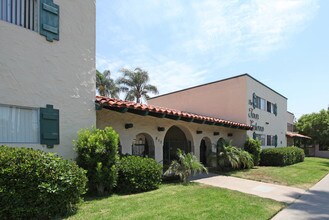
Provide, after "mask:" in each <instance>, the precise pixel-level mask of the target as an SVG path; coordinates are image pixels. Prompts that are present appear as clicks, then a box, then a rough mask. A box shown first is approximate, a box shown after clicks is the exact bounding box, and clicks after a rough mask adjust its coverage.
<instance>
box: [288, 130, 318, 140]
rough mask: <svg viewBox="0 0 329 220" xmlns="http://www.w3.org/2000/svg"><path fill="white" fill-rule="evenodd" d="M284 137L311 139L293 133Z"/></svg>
mask: <svg viewBox="0 0 329 220" xmlns="http://www.w3.org/2000/svg"><path fill="white" fill-rule="evenodd" d="M286 135H287V136H288V137H291V138H294V137H296V138H305V139H312V138H311V137H309V136H305V135H302V134H298V133H295V132H287V133H286Z"/></svg>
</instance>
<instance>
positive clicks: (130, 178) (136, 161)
mask: <svg viewBox="0 0 329 220" xmlns="http://www.w3.org/2000/svg"><path fill="white" fill-rule="evenodd" d="M118 170H119V172H118V175H119V177H118V186H117V191H118V192H119V193H139V192H145V191H149V190H153V189H157V188H158V187H159V185H160V184H161V180H162V166H161V165H160V164H158V163H157V162H156V161H155V160H154V159H152V158H146V157H139V156H123V157H122V158H121V159H120V161H119V163H118Z"/></svg>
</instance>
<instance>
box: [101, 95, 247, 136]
mask: <svg viewBox="0 0 329 220" xmlns="http://www.w3.org/2000/svg"><path fill="white" fill-rule="evenodd" d="M95 103H96V105H99V106H100V107H104V108H107V109H110V110H115V109H126V111H128V112H131V113H136V112H134V110H137V111H138V112H139V113H140V112H143V113H145V115H146V114H149V115H152V113H156V114H158V115H164V116H165V117H166V118H172V116H174V117H176V118H175V119H176V120H178V119H180V120H184V119H185V120H189V121H192V120H193V121H194V122H205V124H210V125H218V126H224V127H231V128H237V129H243V130H252V127H251V126H249V125H246V124H241V123H237V122H233V121H228V120H223V119H219V118H213V117H208V116H202V115H198V114H193V113H188V112H183V111H180V110H175V109H169V108H165V107H158V106H153V105H146V104H140V103H136V102H131V101H123V100H119V99H114V98H107V97H102V96H96V101H95ZM152 116H154V115H152Z"/></svg>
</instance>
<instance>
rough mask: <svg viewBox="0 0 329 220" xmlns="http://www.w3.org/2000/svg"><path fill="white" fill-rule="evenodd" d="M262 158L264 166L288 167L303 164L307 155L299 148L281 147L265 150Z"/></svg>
mask: <svg viewBox="0 0 329 220" xmlns="http://www.w3.org/2000/svg"><path fill="white" fill-rule="evenodd" d="M260 157H261V161H260V165H262V166H287V165H291V164H295V163H299V162H303V161H304V158H305V154H304V150H303V149H300V148H298V147H281V148H268V149H264V150H262V153H261V156H260Z"/></svg>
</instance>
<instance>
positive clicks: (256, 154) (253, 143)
mask: <svg viewBox="0 0 329 220" xmlns="http://www.w3.org/2000/svg"><path fill="white" fill-rule="evenodd" d="M244 150H245V151H247V152H249V153H250V154H251V155H252V159H253V161H254V165H255V166H258V165H259V162H260V152H261V151H262V147H261V142H260V141H259V140H258V139H257V140H254V139H252V138H248V140H247V141H246V143H245V145H244Z"/></svg>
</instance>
